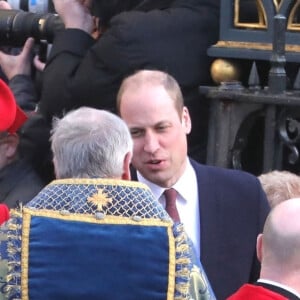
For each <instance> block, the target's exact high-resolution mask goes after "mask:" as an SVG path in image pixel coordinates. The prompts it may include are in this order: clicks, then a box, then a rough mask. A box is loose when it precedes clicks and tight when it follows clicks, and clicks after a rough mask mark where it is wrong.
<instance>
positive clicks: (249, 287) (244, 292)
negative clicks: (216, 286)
mask: <svg viewBox="0 0 300 300" xmlns="http://www.w3.org/2000/svg"><path fill="white" fill-rule="evenodd" d="M239 299H241V300H273V299H276V300H288V298H286V297H284V296H282V295H280V294H278V293H276V292H273V291H271V290H269V289H267V288H264V287H262V286H258V285H253V284H244V285H243V286H242V287H241V288H240V289H239V290H237V291H236V292H235V293H234V294H233V295H231V296H230V297H229V298H227V300H239Z"/></svg>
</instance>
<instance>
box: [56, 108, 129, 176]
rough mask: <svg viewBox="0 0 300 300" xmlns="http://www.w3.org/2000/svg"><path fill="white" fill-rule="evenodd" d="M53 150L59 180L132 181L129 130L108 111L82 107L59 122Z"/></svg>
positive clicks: (57, 122) (57, 121)
mask: <svg viewBox="0 0 300 300" xmlns="http://www.w3.org/2000/svg"><path fill="white" fill-rule="evenodd" d="M51 148H52V152H53V163H54V167H55V173H56V177H57V178H75V177H77V178H122V179H130V177H129V164H130V161H131V154H132V139H131V136H130V133H129V130H128V129H127V126H126V124H125V123H124V121H122V120H121V119H120V118H118V117H116V116H115V115H114V114H111V113H109V112H107V111H104V110H97V109H92V108H88V107H82V108H80V109H78V110H75V111H73V112H72V113H70V114H67V115H66V116H65V117H64V118H63V119H61V120H58V119H56V121H54V123H53V129H52V136H51Z"/></svg>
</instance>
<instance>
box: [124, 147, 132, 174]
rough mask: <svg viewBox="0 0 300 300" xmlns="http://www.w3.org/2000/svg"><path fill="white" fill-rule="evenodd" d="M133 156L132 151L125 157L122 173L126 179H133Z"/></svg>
mask: <svg viewBox="0 0 300 300" xmlns="http://www.w3.org/2000/svg"><path fill="white" fill-rule="evenodd" d="M131 158H132V153H131V152H128V153H126V155H125V157H124V162H123V173H122V179H124V180H131V175H130V163H131Z"/></svg>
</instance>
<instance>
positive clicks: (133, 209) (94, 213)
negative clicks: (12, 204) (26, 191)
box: [0, 107, 215, 300]
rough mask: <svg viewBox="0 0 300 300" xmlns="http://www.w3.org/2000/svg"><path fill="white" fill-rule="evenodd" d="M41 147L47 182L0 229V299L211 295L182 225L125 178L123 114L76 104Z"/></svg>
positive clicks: (207, 299)
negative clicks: (48, 150) (3, 260)
mask: <svg viewBox="0 0 300 300" xmlns="http://www.w3.org/2000/svg"><path fill="white" fill-rule="evenodd" d="M51 147H52V151H53V162H54V169H55V174H56V176H57V179H56V180H54V181H52V182H51V183H50V184H49V185H48V186H46V187H45V188H44V189H43V190H42V191H41V192H40V193H39V194H38V195H37V196H36V197H35V198H34V199H32V200H31V201H30V202H29V203H28V204H27V205H26V206H25V207H24V208H23V210H22V211H14V212H12V213H11V216H12V217H11V219H10V220H9V221H8V222H7V224H6V227H5V228H4V229H3V230H2V231H1V234H0V257H4V256H5V254H6V253H5V252H3V251H4V250H5V249H6V251H7V253H8V276H7V280H4V281H3V286H2V288H1V289H0V290H1V291H5V294H6V296H7V297H8V298H10V299H56V300H63V299H74V300H76V299H78V300H79V299H122V300H131V299H143V300H152V299H158V300H165V299H201V300H215V296H214V293H213V291H212V289H211V287H210V285H209V282H208V280H207V277H206V275H205V273H204V271H203V269H202V266H201V263H200V262H197V261H196V260H195V257H194V253H193V249H192V246H191V244H190V241H189V238H188V236H187V234H186V232H185V230H184V227H183V225H182V224H181V223H173V221H172V220H171V218H170V217H169V216H168V214H167V213H166V212H165V210H164V209H163V207H162V206H161V205H160V204H159V203H157V202H156V201H155V200H154V198H153V194H152V193H151V191H150V189H149V188H148V187H147V186H146V185H144V184H142V183H138V182H133V181H130V170H129V165H130V161H131V156H132V139H131V136H130V133H129V129H128V127H127V125H126V124H125V122H124V121H123V120H121V119H120V118H119V117H118V116H117V115H114V114H112V113H110V112H107V111H103V110H97V109H94V108H88V107H81V108H79V109H77V110H74V111H71V112H69V113H67V114H66V115H65V116H64V117H63V118H62V119H60V120H59V119H57V120H55V121H54V124H53V129H52V133H51ZM4 234H6V235H7V236H8V237H9V238H8V240H7V239H6V240H5V239H4V238H2V236H3V235H4ZM10 253H13V255H10ZM24 270H25V271H24ZM0 271H1V268H0Z"/></svg>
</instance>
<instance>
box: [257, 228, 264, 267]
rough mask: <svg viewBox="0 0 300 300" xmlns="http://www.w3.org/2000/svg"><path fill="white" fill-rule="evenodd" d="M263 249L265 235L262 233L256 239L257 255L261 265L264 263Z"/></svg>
mask: <svg viewBox="0 0 300 300" xmlns="http://www.w3.org/2000/svg"><path fill="white" fill-rule="evenodd" d="M262 247H263V234H262V233H260V234H259V235H258V236H257V239H256V253H257V259H258V260H259V262H260V263H261V261H262V256H263V254H262Z"/></svg>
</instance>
